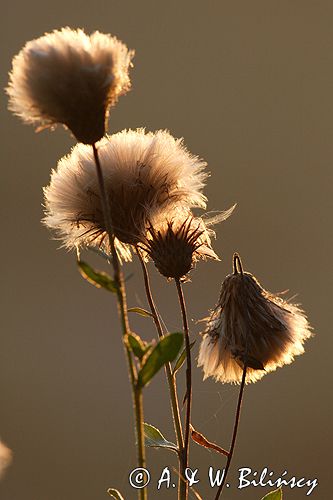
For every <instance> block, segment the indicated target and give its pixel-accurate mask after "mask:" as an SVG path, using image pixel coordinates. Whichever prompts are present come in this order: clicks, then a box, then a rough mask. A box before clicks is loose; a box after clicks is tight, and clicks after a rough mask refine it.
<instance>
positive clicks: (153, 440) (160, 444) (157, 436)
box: [143, 423, 178, 453]
mask: <svg viewBox="0 0 333 500" xmlns="http://www.w3.org/2000/svg"><path fill="white" fill-rule="evenodd" d="M143 428H144V433H145V444H146V446H149V447H150V448H168V449H169V450H172V451H175V452H176V453H177V452H178V449H177V446H176V445H175V444H174V443H171V441H168V440H167V439H165V437H164V436H163V434H162V433H161V431H159V430H158V429H157V428H156V427H154V426H153V425H150V424H146V423H144V424H143Z"/></svg>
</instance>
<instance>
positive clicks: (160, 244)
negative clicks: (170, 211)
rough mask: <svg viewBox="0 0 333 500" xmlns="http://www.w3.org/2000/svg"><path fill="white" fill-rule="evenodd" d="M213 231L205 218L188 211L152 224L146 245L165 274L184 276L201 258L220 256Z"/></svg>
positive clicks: (159, 269) (168, 275) (167, 276)
mask: <svg viewBox="0 0 333 500" xmlns="http://www.w3.org/2000/svg"><path fill="white" fill-rule="evenodd" d="M209 232H211V231H209V230H208V229H207V228H206V226H205V223H204V222H203V220H202V219H200V218H194V217H193V216H192V215H191V214H188V213H187V214H185V213H184V214H181V215H179V216H178V217H176V218H175V219H173V220H172V221H166V222H165V223H164V224H162V226H161V227H159V228H154V227H150V228H149V230H148V234H147V239H146V240H145V241H144V242H143V248H144V250H145V251H146V252H147V254H148V255H149V257H150V258H151V259H152V260H153V262H154V264H155V266H156V267H157V269H158V271H159V272H160V273H161V274H162V275H163V276H165V277H166V278H175V279H180V278H183V277H184V276H185V275H187V274H188V273H189V272H190V270H191V269H192V267H193V266H194V264H195V262H196V261H197V260H199V259H207V258H211V259H215V260H219V258H218V256H217V255H216V253H215V252H214V250H213V249H212V247H211V242H210V236H209Z"/></svg>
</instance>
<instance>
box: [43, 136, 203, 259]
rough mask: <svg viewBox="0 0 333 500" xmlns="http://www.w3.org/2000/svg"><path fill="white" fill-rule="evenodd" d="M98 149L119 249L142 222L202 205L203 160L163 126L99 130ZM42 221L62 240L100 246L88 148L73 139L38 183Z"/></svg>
mask: <svg viewBox="0 0 333 500" xmlns="http://www.w3.org/2000/svg"><path fill="white" fill-rule="evenodd" d="M97 146H98V154H99V158H100V162H101V167H102V170H103V175H104V180H105V185H106V191H107V193H108V196H109V205H110V210H111V219H112V225H113V229H114V234H115V237H116V239H117V241H116V244H117V248H118V252H119V255H120V257H122V258H123V259H125V260H128V259H129V258H130V247H129V245H136V244H137V243H139V242H140V241H142V240H143V239H144V238H145V237H146V234H147V230H148V228H149V227H151V226H152V227H158V226H160V225H161V224H162V223H164V222H165V221H166V220H171V219H172V218H173V216H174V214H175V213H177V211H179V210H187V209H190V208H191V207H201V208H205V206H206V198H205V196H204V195H203V193H202V189H203V187H204V185H205V180H206V178H207V173H206V172H204V169H205V167H206V163H205V162H204V161H202V160H201V159H199V158H198V157H197V156H194V155H192V154H191V153H189V152H188V151H187V149H186V148H185V146H184V145H183V141H182V139H175V138H174V137H172V136H171V135H170V134H169V132H167V131H163V130H159V131H157V132H155V133H153V132H147V133H146V132H145V131H144V130H143V129H138V130H124V131H122V132H119V133H117V134H114V135H112V136H108V137H105V138H103V139H102V140H101V141H100V142H99V143H98V145H97ZM44 195H45V218H44V223H45V224H46V225H47V226H48V227H49V228H50V229H52V230H54V231H55V233H56V235H57V236H58V237H59V238H60V239H62V240H63V242H64V245H65V246H66V247H67V248H74V247H82V246H83V247H85V246H98V247H104V249H106V251H108V247H107V245H108V243H107V238H106V231H105V225H104V218H103V214H102V205H101V199H100V192H99V186H98V180H97V175H96V168H95V162H94V156H93V150H92V148H91V147H90V146H85V145H83V144H77V145H76V146H75V147H74V148H73V149H72V152H71V153H70V154H69V155H68V156H66V157H64V158H62V159H61V160H60V161H59V163H58V167H57V169H56V170H53V172H52V175H51V182H50V184H49V186H47V187H46V188H45V189H44Z"/></svg>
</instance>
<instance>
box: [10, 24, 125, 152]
mask: <svg viewBox="0 0 333 500" xmlns="http://www.w3.org/2000/svg"><path fill="white" fill-rule="evenodd" d="M133 55H134V52H133V51H128V49H127V47H126V45H124V44H123V43H122V42H120V41H119V40H117V38H116V37H112V36H111V35H106V34H103V33H99V32H98V31H95V32H94V33H93V34H92V35H90V36H89V35H86V34H85V33H84V31H83V30H81V29H78V30H72V29H70V28H68V27H67V28H63V29H61V30H55V31H53V32H52V33H47V34H45V35H44V36H42V37H40V38H38V39H36V40H32V41H30V42H27V43H26V45H25V46H24V47H23V49H22V50H21V52H19V54H17V55H16V56H15V57H14V59H13V67H12V71H11V73H10V78H9V85H8V87H7V89H6V90H7V93H8V95H9V109H10V110H11V111H13V112H14V113H15V114H16V115H18V116H19V117H20V118H22V120H23V121H24V122H26V123H30V124H34V125H36V124H37V125H40V127H39V128H46V127H52V126H54V125H56V124H57V123H61V124H63V125H65V126H66V127H67V128H68V129H70V130H71V132H72V133H73V135H74V136H75V137H76V139H77V140H78V141H79V142H82V143H85V144H93V143H95V142H96V141H98V140H100V139H101V138H102V137H103V135H104V134H105V131H106V122H107V119H108V113H109V110H110V107H111V106H113V105H114V104H116V102H117V100H118V97H119V96H120V95H122V94H124V93H126V92H127V91H128V90H129V88H130V79H129V75H128V70H129V67H130V65H131V59H132V58H133Z"/></svg>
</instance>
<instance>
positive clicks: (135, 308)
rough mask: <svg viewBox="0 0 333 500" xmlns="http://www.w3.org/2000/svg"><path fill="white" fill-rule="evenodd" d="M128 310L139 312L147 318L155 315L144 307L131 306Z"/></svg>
mask: <svg viewBox="0 0 333 500" xmlns="http://www.w3.org/2000/svg"><path fill="white" fill-rule="evenodd" d="M128 312H131V313H137V314H139V315H140V316H145V317H146V318H147V317H150V318H152V317H153V315H152V313H150V312H149V311H146V309H142V307H130V308H129V309H128Z"/></svg>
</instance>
